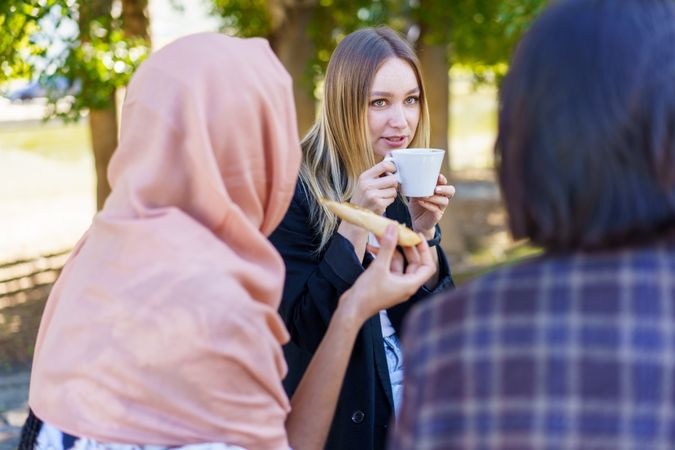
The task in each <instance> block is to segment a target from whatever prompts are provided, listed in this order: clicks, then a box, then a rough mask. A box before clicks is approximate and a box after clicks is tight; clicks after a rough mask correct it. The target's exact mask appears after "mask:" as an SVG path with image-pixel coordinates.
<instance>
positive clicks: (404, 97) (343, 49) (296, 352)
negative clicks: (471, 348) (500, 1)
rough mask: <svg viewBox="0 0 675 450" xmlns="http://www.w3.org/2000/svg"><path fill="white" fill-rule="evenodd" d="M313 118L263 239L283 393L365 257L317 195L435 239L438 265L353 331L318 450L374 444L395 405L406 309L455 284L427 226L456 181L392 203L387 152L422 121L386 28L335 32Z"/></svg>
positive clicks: (416, 74)
mask: <svg viewBox="0 0 675 450" xmlns="http://www.w3.org/2000/svg"><path fill="white" fill-rule="evenodd" d="M324 89H325V92H324V102H323V105H322V110H321V114H320V117H319V119H318V121H317V123H316V124H315V125H314V127H313V128H312V129H311V130H310V132H309V133H308V134H307V136H306V137H305V138H304V139H303V141H302V150H303V155H302V158H303V159H302V164H301V168H300V179H299V182H298V184H297V186H296V190H295V194H294V197H293V200H292V202H291V206H290V208H289V211H288V213H287V214H286V216H285V218H284V219H283V221H282V223H281V225H280V226H279V228H277V230H276V231H275V232H274V233H273V234H272V236H271V238H270V239H271V241H272V243H273V244H274V245H275V246H276V247H277V249H278V250H279V252H280V253H281V255H282V256H283V258H284V261H285V263H286V270H287V274H286V283H285V287H284V296H283V299H282V303H281V307H280V312H281V316H282V317H283V318H284V320H285V322H286V326H287V328H288V329H289V331H290V334H291V343H290V344H289V345H287V346H286V348H285V350H286V358H287V361H288V363H289V375H288V377H287V378H286V380H285V386H286V389H287V390H288V391H289V392H290V393H293V392H294V391H295V388H296V386H297V383H298V381H299V380H300V378H301V377H302V374H303V373H304V370H305V366H306V363H307V361H309V359H310V357H311V356H312V354H314V352H315V351H316V349H317V347H318V345H319V343H320V342H321V339H322V338H323V336H324V334H325V333H326V329H327V326H328V324H329V322H330V320H331V317H332V316H333V314H334V312H335V310H336V307H337V305H338V299H339V298H340V296H341V295H342V293H343V292H345V291H347V290H348V289H349V288H350V287H351V286H352V285H353V283H354V282H355V280H356V279H357V278H358V277H359V275H360V274H361V273H363V271H364V270H365V267H367V266H368V265H369V264H370V263H371V262H372V261H373V259H374V255H373V253H376V250H375V249H373V248H372V247H369V246H368V233H367V232H366V231H364V230H362V229H360V228H357V227H355V226H353V225H350V224H348V223H338V221H337V220H336V219H335V217H334V216H332V215H331V214H329V213H327V211H325V210H324V209H323V207H322V206H321V205H320V204H319V202H318V201H317V199H319V198H322V197H324V198H328V199H331V200H340V201H342V200H349V201H350V202H352V203H354V204H356V205H359V206H361V207H364V208H367V209H370V210H371V211H373V212H375V213H377V214H385V215H386V216H388V217H390V218H393V219H396V220H398V221H399V222H403V223H406V224H407V225H409V226H411V227H412V228H413V229H414V230H415V231H417V232H419V233H421V234H422V235H423V236H425V237H426V239H428V241H429V243H430V245H434V246H435V250H434V251H432V255H433V258H434V263H435V267H436V271H435V273H434V275H433V276H431V277H430V278H429V279H428V280H427V282H426V284H425V285H424V286H423V287H421V288H420V289H419V290H418V291H417V292H416V293H414V294H413V295H412V296H411V297H410V298H409V299H408V301H406V302H404V303H402V304H400V305H398V306H396V307H394V308H390V309H386V310H382V311H379V314H375V315H374V316H373V317H371V318H370V319H369V320H368V321H367V322H366V323H365V325H364V326H363V327H362V328H361V330H360V332H359V335H358V338H357V341H356V343H355V347H354V351H353V353H352V356H351V359H350V361H349V366H348V369H347V374H346V378H345V382H344V385H343V388H342V391H341V394H340V398H339V402H338V406H337V411H336V415H335V418H334V420H333V425H332V428H331V433H330V435H329V440H328V444H327V446H326V448H327V449H341V450H348V449H358V450H380V449H382V448H384V443H385V437H386V429H387V427H388V425H389V422H390V418H391V414H392V413H393V412H395V411H396V410H397V409H398V406H399V401H400V393H401V387H402V381H403V359H402V355H401V351H400V347H399V343H398V342H399V341H398V333H399V330H400V329H401V323H402V320H403V318H404V316H405V314H406V313H407V311H408V310H409V309H410V307H411V306H412V305H413V304H414V303H415V302H417V301H419V300H420V299H422V298H424V297H426V296H428V295H429V294H430V293H432V292H433V291H434V290H439V289H441V288H444V287H450V286H453V283H452V278H451V276H450V269H449V267H448V263H447V260H446V258H445V255H444V253H443V251H442V250H441V248H440V246H439V241H440V233H439V228H438V226H437V224H438V222H439V220H440V219H441V217H442V215H443V213H444V211H445V208H446V207H447V205H448V202H449V199H450V198H451V197H452V195H453V194H454V188H453V187H452V186H448V185H447V182H446V180H445V178H444V177H443V176H440V177H439V180H438V183H437V187H436V194H435V195H433V196H431V197H427V198H414V199H413V198H411V199H408V200H407V201H406V200H403V199H401V197H400V196H399V194H398V192H397V182H396V177H395V175H393V172H395V170H396V167H395V166H394V165H393V164H392V163H391V162H390V161H385V160H384V158H385V156H387V154H388V153H389V152H390V151H391V150H394V149H398V148H406V147H424V146H427V145H428V141H429V137H428V136H429V125H428V124H429V121H428V113H427V107H426V103H425V92H424V85H423V84H422V78H421V75H420V70H419V64H418V61H417V58H416V57H415V54H414V52H413V51H412V49H411V48H410V46H409V45H408V44H407V43H406V41H405V40H403V39H402V38H401V37H400V36H398V35H397V34H396V33H395V32H394V31H392V30H390V29H388V28H377V29H372V28H369V29H363V30H360V31H357V32H355V33H352V34H350V35H348V36H347V37H345V39H344V40H342V42H341V43H340V44H339V45H338V47H337V49H336V50H335V52H334V53H333V56H332V57H331V60H330V62H329V64H328V70H327V73H326V80H325V85H324Z"/></svg>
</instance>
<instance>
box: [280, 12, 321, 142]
mask: <svg viewBox="0 0 675 450" xmlns="http://www.w3.org/2000/svg"><path fill="white" fill-rule="evenodd" d="M314 8H315V6H314V5H313V4H310V5H307V4H303V5H296V6H293V7H291V8H289V9H287V10H286V16H285V20H284V22H283V23H282V24H281V25H280V26H279V27H278V28H277V30H276V31H275V32H274V33H273V34H272V36H270V44H271V45H272V48H273V49H274V52H275V53H276V54H277V56H278V57H279V59H280V60H281V62H282V64H283V65H284V67H286V70H288V72H289V73H290V74H291V77H293V96H294V98H295V109H296V112H297V118H298V132H299V133H300V136H301V137H302V136H303V135H304V134H305V133H307V131H309V128H310V127H311V126H312V125H313V124H314V120H315V117H316V100H315V98H314V80H313V79H312V77H311V75H310V74H309V70H308V68H309V61H310V60H311V58H312V57H313V56H314V45H313V44H312V41H311V39H310V38H309V36H308V34H307V28H308V26H309V23H310V20H311V18H312V15H313V13H314Z"/></svg>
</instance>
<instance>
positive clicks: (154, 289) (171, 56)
mask: <svg viewBox="0 0 675 450" xmlns="http://www.w3.org/2000/svg"><path fill="white" fill-rule="evenodd" d="M295 130H296V123H295V116H294V105H293V100H292V91H291V80H290V77H289V76H288V74H287V73H286V72H285V70H284V69H283V67H282V65H281V64H280V63H279V61H278V60H277V59H276V57H275V56H274V54H273V53H272V51H271V50H270V48H269V46H268V45H267V43H266V42H265V41H264V40H262V39H236V38H228V37H225V36H222V35H217V34H200V35H194V36H190V37H187V38H183V39H180V40H178V41H176V42H174V43H173V44H171V45H169V46H167V47H165V48H164V49H162V50H160V51H159V52H157V53H155V54H153V55H152V56H151V57H150V58H149V59H148V60H147V61H146V62H144V63H143V65H142V66H141V67H140V68H139V70H138V72H137V73H136V75H135V76H134V78H133V80H132V82H131V83H130V85H129V88H128V91H127V97H126V99H125V104H124V110H123V117H122V125H121V134H120V144H119V147H118V149H117V150H116V152H115V155H114V156H113V159H112V161H111V163H110V168H109V180H110V184H111V187H112V192H111V195H110V197H109V198H108V200H107V201H106V203H105V205H104V208H103V209H102V211H101V212H100V213H98V214H97V215H96V217H95V218H94V220H93V223H92V225H91V227H90V229H89V230H88V231H87V233H86V234H85V236H84V237H83V238H82V239H81V240H80V242H79V243H78V244H77V246H76V248H75V249H74V250H73V253H72V256H71V258H70V260H69V261H68V263H67V264H66V266H65V267H64V269H63V272H62V274H61V276H60V278H59V280H58V281H57V283H56V284H55V286H54V288H53V289H52V292H51V294H50V297H49V300H48V302H47V305H46V308H45V311H44V314H43V318H42V323H41V325H40V330H39V333H38V339H37V343H36V353H35V358H34V363H33V372H32V379H31V387H30V399H29V405H30V407H31V409H32V411H33V412H34V414H35V416H37V417H38V418H39V419H41V420H42V421H43V423H44V425H43V426H42V429H41V431H40V434H39V436H38V438H37V444H36V445H35V448H39V449H42V448H44V449H46V448H56V449H64V450H65V449H68V448H78V449H109V448H115V449H116V450H124V449H131V448H139V447H140V448H149V447H150V446H151V447H152V448H153V449H159V448H168V447H172V448H173V447H181V446H191V448H204V449H206V448H219V449H224V448H228V449H238V448H245V449H248V450H257V449H260V450H267V449H288V448H289V441H290V444H291V445H292V446H293V447H294V448H295V449H314V448H317V449H318V448H321V447H322V445H323V441H324V439H325V435H326V430H327V428H328V424H329V423H330V420H331V417H332V414H333V409H334V405H335V401H336V400H335V399H336V398H337V395H338V392H339V389H340V384H341V379H342V374H343V373H344V370H345V367H346V364H347V360H348V358H349V348H351V342H353V341H354V339H355V336H356V333H357V331H358V328H359V327H360V325H361V324H362V323H363V321H365V320H366V318H367V317H368V315H370V314H373V312H374V311H377V310H379V309H380V308H382V307H386V306H384V305H387V304H395V303H397V302H400V301H402V300H403V299H404V298H405V293H406V292H414V291H415V290H416V289H417V288H418V287H419V286H420V285H421V284H422V283H423V282H424V280H425V279H427V278H428V277H429V276H430V275H431V274H432V273H433V262H432V261H431V259H430V254H429V250H428V247H427V246H426V243H423V244H421V245H420V246H418V248H411V249H408V250H406V258H407V259H408V260H409V261H413V264H412V266H410V265H409V266H408V267H407V269H406V270H405V271H403V270H402V257H401V255H400V254H397V253H395V251H394V246H395V240H396V236H395V230H394V229H393V228H392V229H389V230H388V234H387V235H386V236H385V238H384V239H383V241H382V245H383V248H385V249H386V255H385V258H383V262H382V263H381V264H379V265H378V266H377V267H374V269H373V270H372V271H369V273H366V274H364V276H363V279H362V282H361V284H359V283H357V285H355V287H354V289H352V290H350V291H349V292H347V293H346V294H345V295H344V296H343V297H342V299H341V301H340V303H341V308H340V310H341V312H340V314H339V315H336V317H335V320H334V321H333V322H332V324H331V327H330V331H329V333H328V334H327V335H326V340H325V341H324V344H323V345H324V350H323V351H320V352H319V353H317V358H316V359H315V361H314V362H313V363H312V366H310V370H309V371H308V375H307V377H306V379H305V380H304V381H303V383H302V385H301V388H300V389H299V390H298V393H297V395H296V397H295V398H294V399H293V401H292V402H291V403H292V405H293V410H292V412H291V413H290V415H289V410H290V404H289V400H288V398H287V396H286V394H285V393H284V390H283V387H282V384H281V379H282V378H283V377H284V375H285V372H286V364H285V362H284V359H283V355H282V351H281V344H283V343H285V342H286V341H287V340H288V333H287V331H286V329H285V327H284V324H283V322H282V321H281V319H280V318H279V316H278V314H277V307H278V305H279V301H280V298H281V291H282V287H283V280H284V266H283V261H282V259H281V257H280V256H279V255H278V253H277V252H276V251H275V249H274V247H273V246H272V245H271V244H270V243H269V242H268V240H267V238H266V236H267V235H269V233H270V232H271V231H272V230H273V229H274V228H275V227H276V226H277V224H278V223H279V222H280V221H281V219H282V217H283V215H284V213H285V211H286V208H287V207H288V204H289V202H290V199H291V196H292V194H293V188H294V185H295V180H296V177H297V171H298V167H299V160H300V149H299V145H298V136H297V133H296V131H295ZM383 283H387V285H385V284H383ZM345 344H348V347H347V349H344V346H345ZM309 402H312V403H314V404H318V405H321V406H322V410H321V412H317V411H316V410H314V409H312V410H311V414H310V413H309V412H310V409H309V408H307V404H308V403H309ZM307 425H311V426H310V427H307ZM286 427H288V432H287V430H286ZM305 428H306V429H305ZM195 446H196V447H195Z"/></svg>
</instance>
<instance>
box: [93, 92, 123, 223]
mask: <svg viewBox="0 0 675 450" xmlns="http://www.w3.org/2000/svg"><path fill="white" fill-rule="evenodd" d="M110 97H111V98H110V102H111V103H110V104H111V107H110V108H106V109H91V110H90V111H89V129H90V130H91V145H92V148H93V150H94V163H95V165H96V180H97V182H96V208H97V209H98V210H100V209H101V208H102V207H103V203H104V202H105V199H106V198H107V197H108V194H110V185H109V184H108V163H109V162H110V158H111V157H112V154H113V152H114V151H115V149H116V148H117V111H116V109H117V108H116V105H115V94H113V95H111V96H110Z"/></svg>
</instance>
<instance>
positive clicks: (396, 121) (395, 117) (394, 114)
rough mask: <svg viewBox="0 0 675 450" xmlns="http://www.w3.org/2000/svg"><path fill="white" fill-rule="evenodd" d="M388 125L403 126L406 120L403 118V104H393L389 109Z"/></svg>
mask: <svg viewBox="0 0 675 450" xmlns="http://www.w3.org/2000/svg"><path fill="white" fill-rule="evenodd" d="M390 112H391V115H390V116H389V126H390V127H392V128H405V126H406V125H407V123H408V122H407V121H406V120H405V111H404V110H403V106H394V107H393V108H391V109H390Z"/></svg>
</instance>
